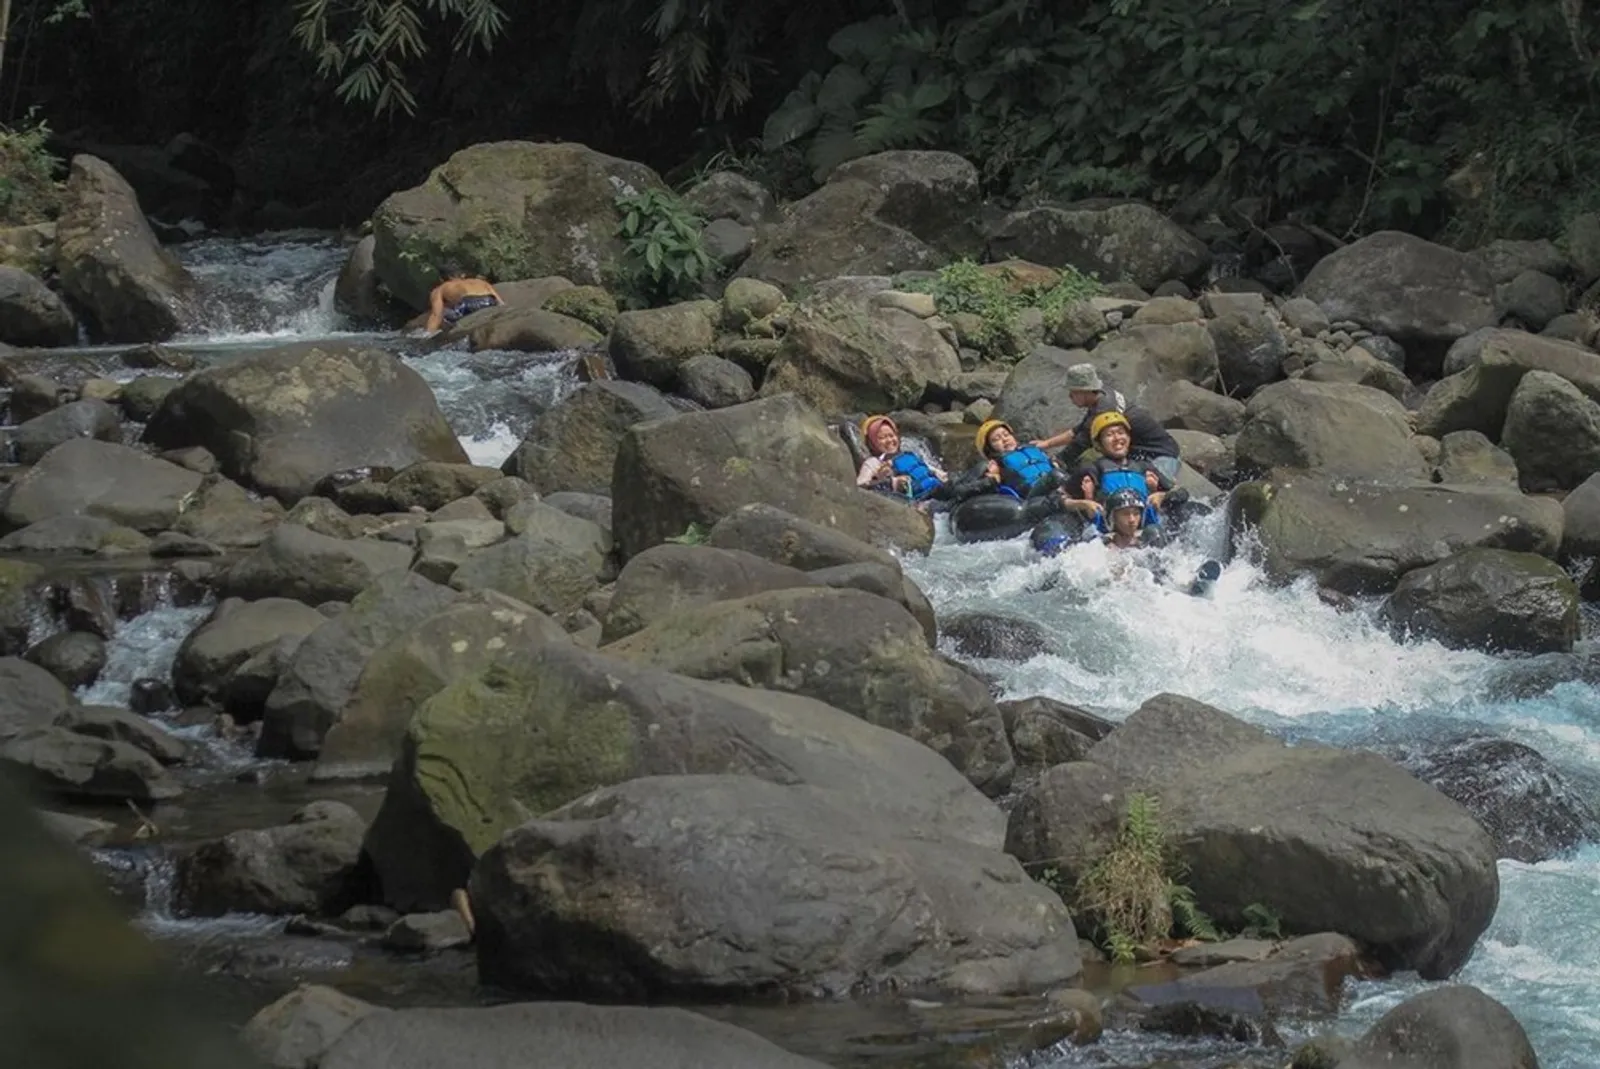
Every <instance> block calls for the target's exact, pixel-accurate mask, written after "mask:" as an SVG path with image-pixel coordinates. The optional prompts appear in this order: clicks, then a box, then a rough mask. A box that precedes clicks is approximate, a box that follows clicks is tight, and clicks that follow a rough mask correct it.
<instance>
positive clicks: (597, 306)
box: [544, 286, 619, 334]
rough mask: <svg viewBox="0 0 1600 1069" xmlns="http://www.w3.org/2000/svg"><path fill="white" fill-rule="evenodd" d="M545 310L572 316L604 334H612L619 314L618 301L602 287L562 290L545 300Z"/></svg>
mask: <svg viewBox="0 0 1600 1069" xmlns="http://www.w3.org/2000/svg"><path fill="white" fill-rule="evenodd" d="M544 310H545V311H547V312H557V313H559V314H561V315H564V316H571V317H572V318H573V319H576V320H578V321H579V322H582V323H587V324H589V325H590V326H591V327H593V328H594V329H595V330H598V331H599V332H600V333H602V334H609V333H610V332H611V328H612V327H614V326H616V324H617V315H618V314H619V309H618V308H617V299H616V298H615V297H613V296H611V294H610V293H608V292H607V291H606V290H605V289H604V288H603V287H601V286H574V287H572V288H571V289H569V290H562V291H561V292H560V293H557V294H554V295H552V296H551V297H549V298H548V299H546V300H545V302H544Z"/></svg>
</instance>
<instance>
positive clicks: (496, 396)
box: [408, 349, 578, 467]
mask: <svg viewBox="0 0 1600 1069" xmlns="http://www.w3.org/2000/svg"><path fill="white" fill-rule="evenodd" d="M574 355H575V354H573V353H541V354H537V355H531V354H529V353H517V352H507V351H503V350H494V349H485V350H483V351H481V352H476V353H469V352H466V351H463V350H455V349H441V350H439V351H438V352H434V353H429V354H427V355H426V356H419V357H416V358H414V359H412V360H409V361H408V363H410V365H411V366H412V367H413V368H415V369H416V370H417V373H418V374H420V375H421V376H422V377H423V379H425V380H426V381H427V383H428V385H429V386H430V387H432V388H433V394H434V396H435V397H437V398H438V399H439V407H440V408H441V409H443V411H444V415H445V418H446V419H447V420H449V421H450V426H451V427H452V428H454V429H455V432H456V435H457V437H459V438H460V439H461V445H462V447H463V448H464V449H466V451H467V456H468V457H470V458H471V460H472V462H473V463H474V464H482V465H485V466H488V467H499V466H500V464H501V463H502V462H503V461H504V460H505V459H506V458H507V457H509V456H510V455H511V453H512V452H513V451H514V450H515V449H516V448H517V445H518V443H519V442H520V441H521V440H522V437H523V435H525V434H526V433H527V431H528V428H529V426H531V425H532V423H533V421H534V420H535V419H537V418H538V416H539V414H540V413H542V412H544V411H545V410H547V409H548V408H550V406H552V405H554V404H555V403H556V402H558V401H560V400H561V399H562V398H563V397H565V396H566V395H567V394H569V393H571V392H572V391H573V390H574V389H576V388H577V386H578V377H577V374H576V373H575V372H574V371H573V357H574Z"/></svg>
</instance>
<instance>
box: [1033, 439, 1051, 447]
mask: <svg viewBox="0 0 1600 1069" xmlns="http://www.w3.org/2000/svg"><path fill="white" fill-rule="evenodd" d="M1028 444H1029V445H1031V446H1033V447H1034V448H1035V449H1049V448H1050V444H1051V443H1050V439H1048V438H1035V439H1034V440H1033V441H1031V442H1029V443H1028Z"/></svg>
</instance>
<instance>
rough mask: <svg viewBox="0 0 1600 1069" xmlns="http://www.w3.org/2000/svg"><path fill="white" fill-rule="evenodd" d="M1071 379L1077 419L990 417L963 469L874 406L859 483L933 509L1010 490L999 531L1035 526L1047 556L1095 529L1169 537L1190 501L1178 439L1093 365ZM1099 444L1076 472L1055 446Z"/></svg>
mask: <svg viewBox="0 0 1600 1069" xmlns="http://www.w3.org/2000/svg"><path fill="white" fill-rule="evenodd" d="M1066 386H1067V391H1068V394H1069V395H1070V397H1071V399H1072V403H1073V404H1075V405H1077V406H1078V407H1079V408H1081V409H1083V411H1084V414H1083V418H1082V420H1081V421H1080V422H1079V423H1078V424H1077V425H1076V426H1075V427H1073V428H1071V429H1070V430H1066V431H1062V432H1061V433H1059V434H1056V435H1052V436H1051V437H1049V438H1042V439H1037V440H1034V441H1029V442H1023V441H1021V440H1020V439H1018V437H1017V435H1016V432H1015V431H1014V430H1013V429H1012V428H1011V425H1010V424H1008V423H1006V422H1005V421H1004V420H998V419H991V420H986V421H985V422H984V423H983V424H982V425H981V426H980V427H979V428H978V433H977V446H978V450H979V452H980V453H981V454H982V456H983V459H982V460H981V461H979V463H978V464H977V465H975V466H974V467H972V468H971V469H969V470H968V471H965V472H961V473H958V474H957V475H955V476H954V477H951V476H950V475H948V474H947V473H946V472H945V471H943V470H942V469H940V468H939V467H938V466H937V465H936V464H933V463H931V462H930V461H928V460H927V459H925V458H924V457H922V456H921V455H919V454H918V453H916V452H914V451H912V450H910V449H907V448H905V446H904V443H903V442H902V441H901V438H900V428H899V427H898V426H897V425H896V424H895V422H894V420H892V419H890V418H889V417H888V416H884V415H874V416H868V417H867V418H866V419H864V420H862V422H861V436H862V440H863V441H864V442H865V444H866V448H867V454H868V455H867V457H866V459H865V460H864V461H862V464H861V467H860V469H859V471H858V472H857V475H856V483H857V485H859V486H861V487H863V488H865V489H868V490H873V491H877V492H880V493H885V494H890V495H894V496H897V497H904V498H908V499H909V500H911V501H912V502H914V503H916V504H917V506H918V507H919V508H924V509H929V510H933V509H958V510H959V509H964V508H965V507H967V506H968V505H969V503H977V502H986V501H990V500H994V499H995V495H1002V496H1003V497H1004V498H1005V499H1008V501H1009V503H1008V504H1005V505H1004V506H1003V507H1004V508H1005V509H1007V510H1008V514H1007V515H1006V521H1008V522H999V521H997V526H996V532H997V534H998V535H999V536H1001V537H1005V536H1007V535H1008V534H1010V533H1017V528H1019V527H1020V528H1021V529H1023V530H1027V529H1030V528H1031V531H1032V542H1033V545H1034V548H1035V549H1037V550H1038V551H1039V552H1040V553H1042V554H1045V555H1047V556H1053V555H1055V554H1056V553H1058V552H1060V550H1061V549H1062V548H1064V547H1065V546H1066V545H1068V544H1070V543H1071V542H1074V541H1078V540H1082V539H1086V538H1087V539H1093V538H1099V539H1100V540H1102V541H1103V542H1104V543H1105V544H1106V545H1108V546H1110V547H1113V548H1116V549H1132V548H1137V547H1145V546H1153V545H1159V544H1162V542H1163V541H1164V540H1165V538H1166V533H1167V530H1168V529H1169V527H1170V524H1171V521H1173V520H1174V519H1178V518H1181V512H1182V510H1183V509H1184V507H1185V506H1187V505H1188V504H1189V503H1190V499H1189V494H1188V491H1186V490H1184V489H1182V488H1179V487H1177V486H1176V481H1177V476H1178V472H1179V470H1180V466H1181V462H1180V460H1179V451H1178V443H1177V442H1176V441H1175V440H1174V439H1173V437H1172V435H1170V434H1169V433H1167V431H1166V429H1165V428H1164V427H1162V426H1161V424H1160V422H1159V421H1157V420H1156V419H1155V417H1154V416H1152V415H1151V414H1150V413H1149V412H1148V411H1146V410H1144V409H1143V408H1140V407H1139V406H1137V405H1132V404H1129V403H1128V401H1127V399H1126V398H1125V397H1124V396H1123V395H1122V394H1121V393H1119V392H1117V391H1115V390H1108V389H1106V388H1105V385H1104V383H1103V382H1102V381H1101V379H1100V375H1099V373H1098V372H1097V371H1096V370H1095V368H1094V366H1093V365H1091V364H1075V365H1073V366H1072V367H1070V368H1068V369H1067V374H1066ZM1091 448H1092V449H1093V450H1094V454H1093V459H1091V460H1088V461H1087V462H1085V463H1081V464H1080V465H1079V466H1078V467H1077V468H1075V469H1073V470H1072V471H1071V472H1070V473H1069V472H1068V471H1067V470H1066V469H1064V468H1063V467H1062V466H1061V465H1060V464H1058V462H1057V460H1056V459H1054V458H1052V457H1051V455H1050V454H1049V452H1047V450H1052V449H1060V450H1061V452H1060V454H1059V456H1060V457H1061V458H1064V459H1068V462H1069V463H1070V460H1071V459H1076V458H1078V457H1079V456H1080V455H1082V454H1084V453H1085V452H1086V451H1087V450H1089V449H1091ZM986 495H987V497H986ZM996 504H997V505H998V504H1000V502H998V501H997V502H996ZM1174 513H1177V514H1178V515H1174ZM955 518H959V512H958V513H957V517H954V518H953V520H954V519H955ZM1163 520H1166V521H1167V523H1163ZM1208 564H1209V562H1208ZM1205 571H1206V572H1207V574H1209V577H1210V578H1212V579H1214V578H1215V575H1214V574H1210V571H1211V569H1210V568H1208V569H1206V570H1205Z"/></svg>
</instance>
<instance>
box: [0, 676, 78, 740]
mask: <svg viewBox="0 0 1600 1069" xmlns="http://www.w3.org/2000/svg"><path fill="white" fill-rule="evenodd" d="M75 704H77V699H76V698H74V697H73V696H72V691H70V690H68V689H67V687H66V685H65V684H64V683H62V682H61V681H60V680H58V679H56V677H55V676H53V675H51V674H50V673H49V672H46V671H45V670H44V669H43V668H40V667H39V666H38V665H36V664H32V663H30V662H28V661H24V660H23V659H22V658H20V657H0V742H3V741H5V740H6V739H9V738H11V737H13V736H15V735H20V734H22V733H23V732H24V731H29V730H31V729H33V728H43V727H49V726H50V725H51V724H53V723H55V721H56V717H58V716H59V715H60V714H61V713H62V712H63V711H64V710H66V709H67V708H68V707H69V706H72V705H75Z"/></svg>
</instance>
